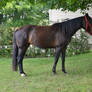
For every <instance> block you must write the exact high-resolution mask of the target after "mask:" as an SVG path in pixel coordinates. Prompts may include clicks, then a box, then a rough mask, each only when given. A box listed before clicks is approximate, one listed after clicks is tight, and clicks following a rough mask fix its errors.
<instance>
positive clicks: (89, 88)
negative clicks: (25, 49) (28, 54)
mask: <svg viewBox="0 0 92 92" xmlns="http://www.w3.org/2000/svg"><path fill="white" fill-rule="evenodd" d="M53 61H54V58H53V57H50V58H28V59H27V58H26V59H24V70H25V72H26V73H27V77H21V76H20V75H19V72H12V69H11V58H0V92H92V53H88V54H81V55H78V56H73V57H67V58H66V71H67V72H68V73H67V74H64V73H62V72H61V59H60V60H59V62H58V65H57V75H56V76H54V75H53V73H52V66H53Z"/></svg>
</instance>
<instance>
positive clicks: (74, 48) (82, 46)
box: [67, 30, 90, 56]
mask: <svg viewBox="0 0 92 92" xmlns="http://www.w3.org/2000/svg"><path fill="white" fill-rule="evenodd" d="M89 49H90V47H89V44H88V36H86V34H85V33H84V32H83V30H82V31H80V36H79V37H76V35H75V38H73V37H72V40H71V43H70V44H69V46H68V48H67V55H68V56H71V55H77V54H81V53H86V52H89Z"/></svg>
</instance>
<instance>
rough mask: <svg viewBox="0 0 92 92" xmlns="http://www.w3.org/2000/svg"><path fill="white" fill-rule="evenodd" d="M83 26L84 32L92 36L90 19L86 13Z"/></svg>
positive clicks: (91, 21)
mask: <svg viewBox="0 0 92 92" xmlns="http://www.w3.org/2000/svg"><path fill="white" fill-rule="evenodd" d="M83 26H84V29H85V30H86V32H88V33H89V34H90V35H92V18H91V17H90V16H89V15H88V13H87V14H86V15H85V16H84V23H83Z"/></svg>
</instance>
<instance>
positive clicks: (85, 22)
mask: <svg viewBox="0 0 92 92" xmlns="http://www.w3.org/2000/svg"><path fill="white" fill-rule="evenodd" d="M80 28H83V29H85V30H86V32H88V33H89V34H91V35H92V18H91V17H90V16H89V15H88V14H86V15H85V16H81V17H78V18H74V19H71V20H68V21H65V22H61V23H55V24H53V25H51V26H36V25H27V26H24V27H21V28H19V29H17V30H16V31H15V32H14V36H13V60H12V66H13V70H14V71H16V70H17V65H18V66H19V71H20V74H21V76H25V73H24V71H23V62H22V61H23V58H24V55H25V52H26V50H27V48H28V46H29V45H30V44H32V45H35V46H37V47H39V48H55V62H54V65H53V69H52V71H53V73H54V74H56V65H57V62H58V59H59V56H60V54H61V58H62V71H63V72H64V73H66V71H65V54H66V49H67V45H68V44H69V42H70V41H71V37H72V36H73V35H74V34H75V33H76V32H77V31H78V29H80Z"/></svg>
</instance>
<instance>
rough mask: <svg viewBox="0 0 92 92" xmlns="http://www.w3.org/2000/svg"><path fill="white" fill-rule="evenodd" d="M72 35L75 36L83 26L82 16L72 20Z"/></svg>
mask: <svg viewBox="0 0 92 92" xmlns="http://www.w3.org/2000/svg"><path fill="white" fill-rule="evenodd" d="M69 25H70V31H71V34H70V35H71V36H73V35H74V34H75V33H76V32H77V31H78V30H79V29H80V28H82V17H79V18H76V19H73V20H71V21H70V24H69Z"/></svg>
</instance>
